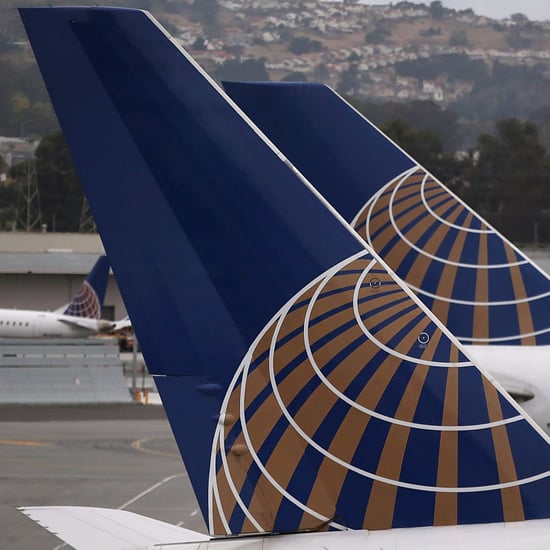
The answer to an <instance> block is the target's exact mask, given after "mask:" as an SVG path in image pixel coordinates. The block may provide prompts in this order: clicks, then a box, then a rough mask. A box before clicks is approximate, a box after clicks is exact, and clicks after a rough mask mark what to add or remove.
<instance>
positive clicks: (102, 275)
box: [61, 256, 110, 319]
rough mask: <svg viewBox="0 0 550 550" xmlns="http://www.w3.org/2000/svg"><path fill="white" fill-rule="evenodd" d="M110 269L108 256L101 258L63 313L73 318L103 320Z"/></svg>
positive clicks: (63, 309)
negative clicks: (102, 314)
mask: <svg viewBox="0 0 550 550" xmlns="http://www.w3.org/2000/svg"><path fill="white" fill-rule="evenodd" d="M109 268H110V265H109V260H108V258H107V256H100V257H99V258H98V259H97V261H96V263H95V265H94V267H93V268H92V270H91V271H90V273H89V274H88V276H87V277H86V280H85V281H84V282H83V283H82V285H81V286H80V288H79V289H78V292H77V293H76V294H75V295H74V296H73V299H72V300H71V302H70V303H69V304H68V305H67V306H66V307H63V308H62V311H61V313H63V314H64V315H71V316H73V317H87V318H89V319H101V312H102V308H103V300H104V299H105V290H106V288H107V280H108V278H109Z"/></svg>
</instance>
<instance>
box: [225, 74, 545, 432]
mask: <svg viewBox="0 0 550 550" xmlns="http://www.w3.org/2000/svg"><path fill="white" fill-rule="evenodd" d="M224 86H225V89H226V91H227V92H228V94H229V95H230V96H231V97H232V99H233V100H234V101H236V102H237V103H238V105H239V106H240V107H241V108H242V109H243V110H244V111H245V112H246V113H247V115H248V116H250V117H251V118H252V120H254V122H255V123H256V124H257V125H258V126H259V127H260V129H261V130H262V131H263V132H264V133H265V134H266V135H267V136H268V137H269V138H270V139H271V140H272V141H273V143H274V144H275V145H276V146H277V147H278V148H279V149H280V150H281V151H282V152H283V153H284V154H285V155H286V156H287V157H288V158H289V160H290V161H291V162H292V163H293V164H294V165H295V166H296V167H297V168H298V169H299V170H300V171H301V173H302V174H303V175H304V176H305V177H306V178H308V180H309V181H310V182H311V183H312V184H313V185H315V187H316V188H317V189H318V190H319V191H320V192H321V193H322V194H323V195H324V196H325V197H326V198H327V200H329V201H330V202H331V204H333V205H334V206H335V208H336V209H337V210H338V211H339V212H340V213H341V214H342V215H343V216H344V217H345V218H346V219H347V220H348V221H349V222H350V223H351V224H352V225H353V226H354V227H355V229H356V230H357V231H358V232H359V234H360V235H361V236H362V237H363V238H364V239H365V240H366V241H367V242H368V243H369V244H370V245H371V246H372V247H373V248H374V249H375V250H376V251H377V252H378V253H379V254H380V255H381V256H382V257H383V258H384V260H385V261H386V262H387V263H388V265H389V266H390V267H391V268H392V269H393V270H394V271H395V272H396V273H397V275H399V277H401V278H402V279H403V280H404V281H405V282H406V283H407V284H408V285H409V287H410V288H411V289H412V290H414V292H415V293H416V294H417V295H418V296H419V297H420V298H421V299H422V301H423V302H424V303H425V304H426V305H427V306H428V307H429V308H430V309H431V310H432V311H433V312H434V313H435V314H436V315H437V317H438V318H439V319H440V320H441V321H442V322H443V323H445V325H446V326H447V327H449V329H450V330H451V332H453V333H454V334H455V335H456V336H457V337H458V339H459V340H460V341H461V342H462V343H463V344H465V345H468V352H469V353H470V354H471V355H472V356H473V357H474V358H475V359H476V360H477V361H478V362H479V363H480V364H481V365H482V366H484V367H485V368H486V369H487V370H489V371H490V372H491V373H492V374H493V375H494V376H495V377H496V378H497V380H498V381H499V382H500V383H501V384H502V385H503V386H504V387H505V388H506V389H507V390H508V391H509V393H511V394H512V395H513V396H514V398H515V399H516V400H518V402H521V403H523V406H524V407H525V409H526V411H527V412H528V413H529V414H530V415H531V416H532V417H533V418H534V419H535V420H536V421H537V422H538V423H539V424H540V425H541V426H542V427H543V428H544V429H546V430H547V431H548V430H550V371H549V370H548V365H549V364H550V279H549V277H548V275H547V274H545V273H544V272H543V271H542V270H541V269H540V268H539V267H538V266H536V265H535V264H534V263H533V262H532V261H531V260H530V259H529V258H528V257H527V256H525V255H524V254H523V253H522V252H521V251H519V250H518V249H517V248H516V247H515V246H514V245H512V244H511V243H510V242H509V241H508V240H507V239H506V238H505V237H503V236H502V235H501V234H500V233H498V232H497V231H496V230H495V229H494V228H492V227H491V226H490V225H489V224H488V223H487V222H486V221H485V220H484V219H483V218H482V217H481V216H479V215H478V214H477V213H476V212H474V211H473V210H472V209H471V208H469V207H468V206H467V205H466V204H464V203H463V202H462V201H461V200H460V199H459V198H458V197H457V196H456V195H454V194H453V193H452V192H451V191H449V189H447V188H446V187H445V186H444V185H443V184H442V183H441V182H439V181H438V180H437V179H436V178H434V177H433V176H432V175H431V174H429V173H428V172H427V171H426V170H425V169H424V168H423V167H422V166H420V165H418V163H417V162H416V161H415V160H414V159H413V158H412V157H410V156H409V155H408V154H407V153H405V152H404V151H403V150H402V149H400V148H399V147H398V146H397V145H396V144H395V143H393V142H392V141H391V140H390V139H389V138H388V137H387V136H385V135H384V134H383V133H382V132H381V131H380V130H379V129H378V128H376V127H375V126H374V125H373V124H371V123H370V122H369V121H368V120H367V119H365V118H364V117H363V116H362V115H361V114H360V113H358V112H357V111H356V110H355V109H353V108H352V107H351V106H350V105H349V104H348V103H347V102H346V101H344V100H343V99H342V98H341V97H340V96H339V95H338V94H336V93H335V92H334V91H333V90H331V89H330V88H329V87H327V86H324V85H321V84H313V83H291V84H289V83H237V82H233V83H226V84H224Z"/></svg>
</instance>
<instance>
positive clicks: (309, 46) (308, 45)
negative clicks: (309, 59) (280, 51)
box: [288, 36, 323, 55]
mask: <svg viewBox="0 0 550 550" xmlns="http://www.w3.org/2000/svg"><path fill="white" fill-rule="evenodd" d="M322 47H323V45H322V44H321V42H320V41H319V40H312V39H311V38H308V37H307V36H297V37H296V38H293V39H292V41H291V42H290V44H289V45H288V50H289V51H290V52H292V53H295V54H296V55H301V54H304V53H311V52H318V51H321V48H322Z"/></svg>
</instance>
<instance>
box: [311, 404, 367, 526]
mask: <svg viewBox="0 0 550 550" xmlns="http://www.w3.org/2000/svg"><path fill="white" fill-rule="evenodd" d="M370 418H371V417H370V416H368V415H366V414H364V413H361V412H360V411H358V410H357V409H353V408H350V409H349V411H348V413H347V415H346V417H345V418H344V420H343V421H342V423H341V425H340V427H339V428H338V431H337V432H336V435H335V437H334V439H333V440H332V442H331V444H330V446H329V449H328V450H329V453H331V454H333V455H335V456H338V457H339V458H341V459H342V460H343V461H345V462H348V463H350V462H351V460H352V458H353V455H354V454H355V451H356V449H357V446H358V445H359V441H360V440H361V437H362V436H363V433H364V432H365V430H366V428H367V425H368V422H369V420H370ZM348 472H349V470H348V469H347V468H345V467H344V466H341V465H340V464H338V463H336V462H334V461H333V460H331V459H330V458H328V457H325V458H324V459H323V462H322V463H321V467H320V468H319V473H318V476H317V481H316V483H314V485H313V487H312V490H311V493H310V495H309V499H308V506H309V507H310V508H314V509H315V510H317V511H318V512H320V513H321V514H324V515H325V516H327V517H332V515H333V514H334V513H337V512H338V510H336V509H335V506H336V503H337V502H338V498H339V496H340V493H341V491H342V486H343V484H344V482H345V480H346V476H347V474H348Z"/></svg>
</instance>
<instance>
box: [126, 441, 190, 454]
mask: <svg viewBox="0 0 550 550" xmlns="http://www.w3.org/2000/svg"><path fill="white" fill-rule="evenodd" d="M154 439H155V438H152V437H144V438H143V439H136V440H135V441H133V442H132V443H131V445H130V446H131V447H132V449H135V450H136V451H141V452H142V453H147V454H151V455H160V456H169V457H170V458H178V457H179V456H180V455H179V454H177V453H166V452H163V451H155V450H154V449H148V448H147V447H144V446H143V445H144V444H145V443H147V442H148V441H154Z"/></svg>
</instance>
